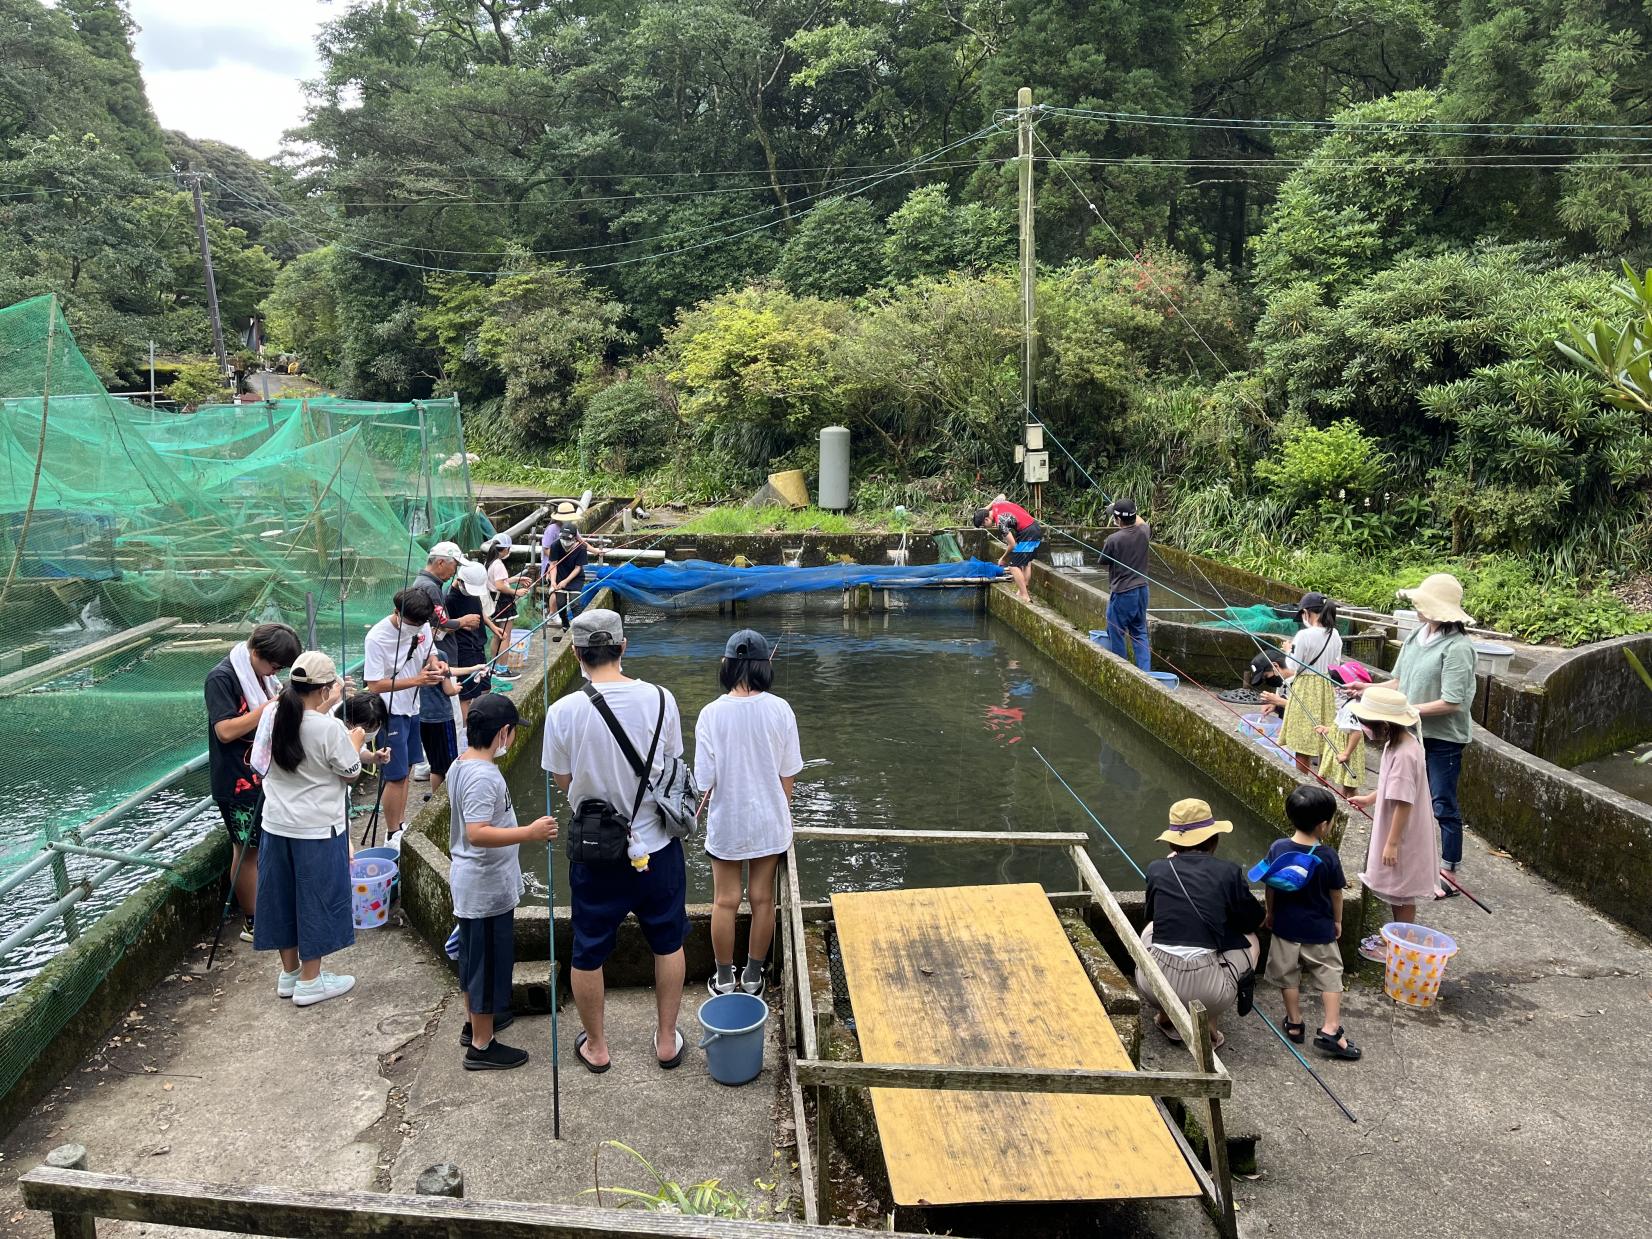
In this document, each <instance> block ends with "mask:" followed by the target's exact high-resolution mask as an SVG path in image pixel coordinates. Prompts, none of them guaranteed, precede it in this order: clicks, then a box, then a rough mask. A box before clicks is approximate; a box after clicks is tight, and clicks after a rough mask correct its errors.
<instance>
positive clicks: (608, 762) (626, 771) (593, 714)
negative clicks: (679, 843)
mask: <svg viewBox="0 0 1652 1239" xmlns="http://www.w3.org/2000/svg"><path fill="white" fill-rule="evenodd" d="M596 689H597V691H598V692H600V693H601V694H602V699H603V700H604V701H606V702H607V703H608V708H609V709H610V710H612V711H613V712H614V717H615V718H616V719H617V720H618V721H619V725H620V726H621V727H622V728H624V730H625V734H626V736H627V737H628V738H629V739H630V741H631V744H632V747H634V748H635V749H636V750H637V756H638V757H640V758H644V759H646V758H647V757H648V746H649V743H650V742H651V741H652V740H653V738H654V722H655V720H656V719H658V718H659V716H660V693H661V692H665V721H664V724H663V728H662V731H661V733H660V743H659V746H658V748H656V749H655V751H654V764H653V768H652V769H651V770H650V771H649V773H648V777H649V781H650V782H652V781H653V780H655V779H657V778H659V777H660V775H661V774H662V773H664V771H665V759H666V758H668V757H681V756H682V752H683V720H682V716H681V715H680V714H679V713H678V712H677V699H676V698H675V697H673V696H672V695H671V694H670V692H668V691H666V690H663V689H660V688H657V687H655V686H654V685H653V684H649V683H648V682H647V681H645V680H625V681H622V682H620V683H614V684H598V685H596ZM540 764H541V765H542V766H543V767H544V768H545V769H546V770H549V771H550V772H551V773H552V774H571V775H572V776H573V782H572V783H570V784H569V785H568V802H569V804H571V805H573V806H574V807H575V808H577V807H578V806H579V805H580V804H581V803H582V802H584V801H586V800H606V801H607V802H608V803H609V804H611V805H612V806H613V807H614V808H615V809H617V810H619V812H620V813H621V815H629V814H630V812H631V805H632V804H633V802H635V800H636V798H637V782H638V780H637V776H636V773H635V772H634V771H633V770H632V769H631V763H630V762H628V761H626V760H625V754H624V753H622V752H621V751H620V746H619V744H618V743H617V742H616V741H615V740H614V737H613V734H612V733H611V732H610V731H609V730H608V725H607V724H606V723H605V722H603V720H602V716H601V715H600V714H598V713H597V708H596V707H595V706H594V705H592V704H591V702H590V700H589V699H588V698H587V697H586V696H585V690H584V689H583V687H582V688H580V689H579V690H578V691H576V692H572V693H569V694H568V695H567V696H566V697H564V698H562V699H561V700H560V701H558V702H556V703H555V704H554V705H552V706H551V708H550V711H549V713H548V714H547V715H546V717H545V747H544V753H543V755H542V757H541V759H540ZM631 829H632V830H633V831H634V832H635V833H636V835H637V837H638V839H640V840H641V841H642V845H643V847H645V848H646V849H647V850H648V851H649V852H650V853H654V852H657V851H659V850H660V849H661V848H663V847H665V846H666V844H668V843H670V842H671V837H670V836H669V835H667V834H666V833H665V827H664V826H663V825H661V823H660V811H659V810H658V809H657V808H655V806H654V800H653V797H651V796H645V797H644V798H643V802H642V807H641V808H640V809H638V810H637V816H636V817H635V818H633V819H632V821H631Z"/></svg>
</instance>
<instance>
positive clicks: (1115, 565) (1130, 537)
mask: <svg viewBox="0 0 1652 1239" xmlns="http://www.w3.org/2000/svg"><path fill="white" fill-rule="evenodd" d="M1152 541H1153V535H1152V532H1151V531H1150V530H1149V529H1148V527H1147V522H1146V521H1143V520H1138V521H1137V522H1136V523H1135V524H1133V525H1125V526H1123V527H1122V528H1120V529H1115V530H1114V531H1113V532H1112V533H1110V534H1108V535H1107V541H1105V542H1103V543H1102V544H1101V551H1102V554H1103V555H1105V556H1106V557H1107V592H1108V593H1110V594H1122V593H1124V592H1125V591H1126V590H1131V589H1140V588H1141V587H1142V586H1143V585H1146V584H1147V552H1148V550H1149V549H1150V548H1151V545H1152Z"/></svg>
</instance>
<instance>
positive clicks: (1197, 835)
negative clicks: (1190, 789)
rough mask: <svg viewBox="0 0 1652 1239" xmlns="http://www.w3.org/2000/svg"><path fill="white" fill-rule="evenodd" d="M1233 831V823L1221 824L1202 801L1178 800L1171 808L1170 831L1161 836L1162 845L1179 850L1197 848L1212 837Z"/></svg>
mask: <svg viewBox="0 0 1652 1239" xmlns="http://www.w3.org/2000/svg"><path fill="white" fill-rule="evenodd" d="M1232 831H1233V823H1232V822H1219V821H1217V820H1216V818H1215V816H1214V815H1213V814H1212V813H1211V811H1210V806H1209V805H1208V804H1206V803H1205V802H1204V801H1202V800H1178V801H1177V802H1176V803H1175V804H1173V805H1171V806H1170V829H1169V830H1167V831H1165V832H1164V833H1163V834H1162V835H1160V836H1159V842H1160V843H1173V844H1175V845H1176V846H1177V847H1179V848H1196V847H1198V846H1199V845H1200V844H1201V843H1203V842H1204V841H1205V840H1206V839H1208V838H1210V837H1211V836H1212V835H1225V834H1230V833H1232Z"/></svg>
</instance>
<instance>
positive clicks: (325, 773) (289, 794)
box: [264, 710, 361, 839]
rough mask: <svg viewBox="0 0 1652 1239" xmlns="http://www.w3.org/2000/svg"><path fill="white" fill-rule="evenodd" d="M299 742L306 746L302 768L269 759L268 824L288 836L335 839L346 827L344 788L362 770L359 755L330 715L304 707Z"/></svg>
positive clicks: (266, 786)
mask: <svg viewBox="0 0 1652 1239" xmlns="http://www.w3.org/2000/svg"><path fill="white" fill-rule="evenodd" d="M298 742H299V743H300V744H302V745H303V746H304V760H303V761H301V762H299V763H298V769H297V770H283V769H282V768H281V763H279V762H271V763H270V770H269V773H268V774H266V775H265V776H264V829H265V830H267V831H269V832H270V833H271V834H272V835H284V836H285V837H286V838H288V839H327V838H331V837H332V836H333V835H336V834H339V833H340V832H342V831H343V830H344V829H345V824H346V817H345V814H346V812H347V809H346V803H347V802H346V799H345V792H346V790H347V788H348V786H349V780H351V779H353V778H355V777H356V775H358V774H360V773H361V757H360V756H359V755H358V754H357V753H356V746H355V745H354V744H351V743H350V733H349V731H348V730H346V729H345V726H344V724H343V723H342V722H340V721H339V720H338V719H336V718H334V717H333V716H332V715H331V714H319V713H317V712H316V711H314V710H306V711H304V718H303V721H301V722H300V723H299V725H298Z"/></svg>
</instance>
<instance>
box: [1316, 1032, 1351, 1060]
mask: <svg viewBox="0 0 1652 1239" xmlns="http://www.w3.org/2000/svg"><path fill="white" fill-rule="evenodd" d="M1314 1049H1316V1050H1318V1051H1319V1052H1320V1053H1321V1054H1326V1055H1329V1056H1330V1057H1331V1058H1345V1059H1347V1060H1348V1061H1349V1062H1351V1063H1354V1062H1358V1061H1359V1058H1360V1048H1359V1046H1357V1045H1355V1044H1354V1043H1353V1042H1352V1041H1350V1040H1348V1034H1347V1033H1345V1032H1344V1031H1343V1030H1342V1026H1341V1025H1338V1026H1337V1030H1336V1032H1335V1033H1334V1034H1331V1033H1327V1032H1325V1031H1324V1030H1323V1029H1322V1030H1321V1031H1319V1032H1317V1033H1315V1034H1314Z"/></svg>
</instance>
